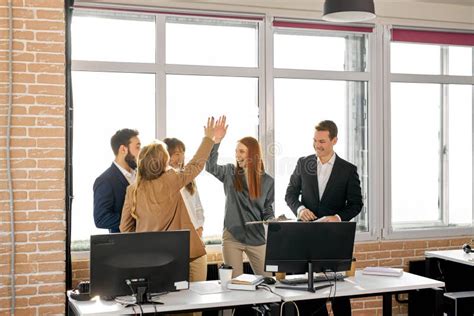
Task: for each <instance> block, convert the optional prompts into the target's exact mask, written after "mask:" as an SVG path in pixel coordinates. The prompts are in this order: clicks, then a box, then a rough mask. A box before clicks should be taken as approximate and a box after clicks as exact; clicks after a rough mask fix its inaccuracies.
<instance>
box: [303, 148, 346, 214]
mask: <svg viewBox="0 0 474 316" xmlns="http://www.w3.org/2000/svg"><path fill="white" fill-rule="evenodd" d="M335 161H336V153H333V154H332V157H331V158H330V159H329V160H328V161H327V162H326V163H322V162H321V160H320V159H319V157H317V163H318V165H317V173H318V191H319V200H320V201H321V198H322V196H323V194H324V190H326V185H327V184H328V181H329V177H330V176H331V172H332V167H334V162H335ZM305 208H306V207H305V206H304V205H301V206H300V207H299V208H298V210H297V213H298V218H300V213H301V211H302V210H303V209H305ZM336 216H337V217H339V220H341V217H340V216H339V215H337V214H336Z"/></svg>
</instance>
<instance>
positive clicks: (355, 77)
mask: <svg viewBox="0 0 474 316" xmlns="http://www.w3.org/2000/svg"><path fill="white" fill-rule="evenodd" d="M270 21H272V22H270ZM430 32H431V31H429V32H418V31H407V30H394V32H391V28H390V27H389V26H383V25H376V27H375V28H372V27H370V28H367V27H359V26H354V27H352V26H351V27H348V26H334V25H322V24H314V23H309V22H307V21H306V22H305V23H298V22H288V21H287V20H283V19H280V20H279V19H273V17H271V18H270V19H269V17H265V18H264V17H262V16H246V17H242V16H240V17H230V16H229V17H220V18H219V17H213V18H211V17H205V16H202V17H199V16H197V15H195V14H194V15H189V16H188V15H184V14H179V15H173V14H164V13H159V14H154V13H153V14H152V13H150V14H145V13H143V14H142V13H136V14H135V13H129V12H114V11H95V10H94V11H86V10H76V12H75V13H74V17H73V24H72V40H73V41H72V59H73V61H72V69H73V78H72V80H73V97H74V120H73V128H74V133H73V171H74V174H73V176H74V183H73V191H74V192H73V194H74V200H73V204H72V239H73V241H75V243H74V244H73V249H75V248H76V249H77V247H76V246H77V245H78V244H80V243H79V241H81V240H82V241H85V242H83V245H85V248H87V247H88V246H87V245H88V239H89V236H90V235H91V234H94V233H100V232H105V231H101V230H97V229H96V228H95V226H94V222H93V204H92V199H93V194H92V184H93V182H94V180H95V179H96V178H97V177H98V176H99V175H100V174H101V173H102V172H103V171H104V170H105V169H106V168H108V167H109V166H110V164H111V163H112V161H113V159H114V156H113V153H112V150H111V148H110V137H111V136H112V134H113V133H114V132H115V131H116V130H118V129H121V128H125V127H127V128H136V129H138V130H139V132H140V138H141V141H142V144H148V143H149V142H150V141H152V140H153V139H155V138H158V139H163V138H165V137H177V138H179V139H181V140H182V141H183V142H184V143H185V144H186V158H187V160H189V159H190V158H191V157H192V156H193V154H194V152H195V150H196V148H197V146H198V144H199V142H200V140H201V138H202V124H203V122H204V121H205V119H206V117H207V116H208V115H215V116H218V115H222V114H225V115H227V117H228V121H229V124H230V127H229V131H228V135H227V137H226V139H225V140H224V142H223V144H222V146H221V149H220V157H219V163H221V164H225V163H233V162H234V160H235V157H234V156H235V153H234V150H235V146H236V142H237V141H238V139H240V138H242V137H245V136H253V137H256V138H258V139H259V141H260V143H261V144H262V149H263V154H264V159H265V162H266V170H267V172H268V173H269V174H270V175H272V176H274V178H275V184H276V190H275V212H276V215H280V214H285V215H286V216H287V217H290V218H295V216H294V214H293V213H292V212H291V210H290V209H289V208H288V206H287V205H286V202H285V200H284V196H285V192H286V188H287V185H288V182H289V177H290V175H291V174H292V172H293V170H294V168H295V165H296V161H297V159H298V158H299V157H301V156H306V155H311V154H314V149H313V146H312V137H313V133H314V126H315V125H316V124H317V123H318V122H319V121H321V120H325V119H330V120H333V121H335V122H336V123H337V125H338V127H339V136H338V138H339V141H338V144H337V145H336V147H335V151H336V153H337V154H338V155H339V156H340V157H341V158H343V159H346V160H348V161H349V162H351V163H353V164H354V165H356V166H357V171H358V173H359V177H360V180H361V185H362V194H363V199H364V208H363V210H362V212H361V213H360V215H359V216H358V217H357V218H356V219H355V220H356V221H357V224H358V235H357V236H358V238H359V240H374V239H383V238H410V237H422V236H441V235H443V234H444V235H453V234H458V235H459V234H465V233H467V232H468V230H467V229H468V228H470V227H471V229H472V219H473V209H472V196H473V194H472V193H473V188H472V173H473V170H472V163H473V162H472V150H473V147H472V146H473V137H472V136H473V126H472V121H473V112H472V108H473V84H474V79H473V78H474V77H473V48H472V42H473V40H472V38H473V36H474V35H472V34H456V35H455V36H452V37H450V36H449V34H450V33H442V32H437V33H436V36H433V34H431V35H430V36H428V37H424V35H426V34H428V33H430ZM446 34H448V35H446ZM426 38H429V39H433V38H434V39H436V43H433V42H429V41H427V40H424V39H426ZM453 39H454V42H453ZM466 39H468V40H467V41H466V42H467V43H470V44H469V45H471V46H469V45H462V42H463V41H464V40H466ZM443 41H446V42H443ZM459 41H460V42H459ZM197 186H198V190H199V191H200V195H201V200H202V203H203V207H204V213H205V217H206V220H205V224H204V237H205V239H206V241H208V242H214V241H217V242H219V239H220V235H221V232H222V227H223V216H224V207H225V205H224V199H225V196H224V192H223V188H222V184H221V183H220V182H218V181H217V180H216V179H215V178H214V177H212V176H211V175H209V174H207V173H206V172H203V173H202V174H201V175H199V177H198V178H197Z"/></svg>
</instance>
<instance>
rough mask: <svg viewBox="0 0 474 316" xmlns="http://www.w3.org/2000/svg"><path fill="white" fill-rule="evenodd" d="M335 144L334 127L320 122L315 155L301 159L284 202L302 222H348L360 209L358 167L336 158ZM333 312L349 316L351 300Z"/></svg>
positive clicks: (340, 303)
mask: <svg viewBox="0 0 474 316" xmlns="http://www.w3.org/2000/svg"><path fill="white" fill-rule="evenodd" d="M336 143H337V126H336V124H335V123H334V122H333V121H322V122H320V123H319V124H318V125H317V126H316V127H315V132H314V138H313V147H314V149H315V150H316V155H310V156H306V157H302V158H300V159H299V160H298V163H297V165H296V168H295V171H294V172H293V174H292V175H291V177H290V183H289V184H288V188H287V190H286V195H285V200H286V203H287V204H288V206H289V207H290V208H291V210H292V211H293V213H295V215H296V216H297V218H298V219H300V220H302V221H313V220H316V219H318V220H319V221H323V222H340V221H350V220H351V219H352V218H354V217H355V216H357V214H359V213H360V211H361V209H362V206H363V203H362V193H361V187H360V181H359V175H358V174H357V167H356V166H354V165H353V164H351V163H349V162H347V161H346V160H344V159H342V158H340V157H339V156H337V155H336V153H335V152H334V149H333V147H334V145H336ZM300 196H301V199H300ZM334 246H335V247H336V246H337V245H334ZM313 304H314V302H313ZM316 305H318V304H316ZM305 307H306V306H305ZM316 310H319V311H318V312H319V313H318V314H316V315H327V311H326V308H322V306H319V307H318V306H314V305H313V306H312V308H311V310H310V311H311V313H312V312H313V311H316ZM333 311H334V314H335V315H350V314H351V305H350V300H349V299H348V298H339V299H335V300H334V302H333Z"/></svg>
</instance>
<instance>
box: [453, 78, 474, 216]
mask: <svg viewBox="0 0 474 316" xmlns="http://www.w3.org/2000/svg"><path fill="white" fill-rule="evenodd" d="M472 106H473V103H472V86H467V85H466V86H463V85H450V86H449V145H448V146H449V147H448V161H449V167H448V168H449V223H450V224H470V223H471V222H472V212H473V211H472Z"/></svg>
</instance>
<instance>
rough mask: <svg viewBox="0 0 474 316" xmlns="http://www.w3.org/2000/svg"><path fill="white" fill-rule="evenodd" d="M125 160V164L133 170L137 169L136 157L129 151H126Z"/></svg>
mask: <svg viewBox="0 0 474 316" xmlns="http://www.w3.org/2000/svg"><path fill="white" fill-rule="evenodd" d="M125 162H126V163H127V165H128V166H129V167H130V168H131V169H132V170H135V169H137V159H136V158H135V156H133V155H132V154H131V153H130V151H129V152H128V153H127V155H126V156H125Z"/></svg>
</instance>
